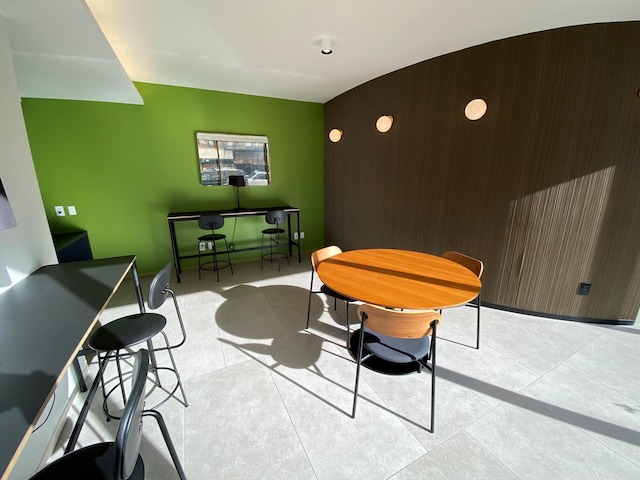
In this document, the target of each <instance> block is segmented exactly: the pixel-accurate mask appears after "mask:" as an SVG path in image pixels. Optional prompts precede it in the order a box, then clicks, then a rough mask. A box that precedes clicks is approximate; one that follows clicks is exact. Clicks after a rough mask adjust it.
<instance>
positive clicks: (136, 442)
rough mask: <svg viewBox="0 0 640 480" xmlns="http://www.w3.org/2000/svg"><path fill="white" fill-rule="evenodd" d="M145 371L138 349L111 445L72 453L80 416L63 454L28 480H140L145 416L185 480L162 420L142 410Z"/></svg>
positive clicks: (143, 357) (144, 353) (155, 413)
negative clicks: (152, 421)
mask: <svg viewBox="0 0 640 480" xmlns="http://www.w3.org/2000/svg"><path fill="white" fill-rule="evenodd" d="M148 370H149V352H148V351H147V350H145V349H141V350H139V351H138V352H137V353H136V358H135V364H134V370H133V378H132V388H131V391H130V395H129V401H128V402H127V404H126V405H125V408H124V411H123V413H122V419H121V421H120V425H119V426H118V431H117V433H116V437H115V441H113V442H103V443H98V444H94V445H90V446H87V447H84V448H81V449H79V450H74V448H75V444H76V440H77V438H78V436H79V434H80V430H81V428H82V425H83V424H84V418H85V417H84V416H81V418H80V419H79V420H78V422H77V423H76V425H75V426H74V429H73V432H72V434H71V438H70V441H69V444H68V446H67V449H66V450H65V454H64V455H63V456H62V457H60V458H59V459H57V460H55V461H54V462H52V463H50V464H49V465H47V466H45V467H44V468H43V469H42V470H40V471H39V472H37V473H36V474H35V475H34V476H32V477H31V480H49V479H51V480H58V479H60V478H68V479H70V478H92V479H100V478H104V479H109V480H111V479H114V480H134V479H144V475H145V468H144V461H143V459H142V457H141V455H140V441H141V439H142V418H143V417H147V416H150V417H153V418H155V419H156V421H157V422H158V426H159V427H160V431H161V433H162V436H163V438H164V441H165V443H166V445H167V448H168V450H169V454H170V455H171V460H172V461H173V464H174V466H175V469H176V472H177V473H178V476H179V478H180V479H182V480H186V478H187V476H186V474H185V472H184V470H183V469H182V465H181V463H180V460H179V458H178V454H177V452H176V449H175V447H174V445H173V441H172V440H171V436H170V435H169V430H168V428H167V425H166V423H165V421H164V418H163V417H162V415H161V414H160V412H158V411H156V410H153V409H150V410H145V409H144V399H145V385H146V381H147V372H148ZM88 401H90V399H88ZM83 410H84V409H83Z"/></svg>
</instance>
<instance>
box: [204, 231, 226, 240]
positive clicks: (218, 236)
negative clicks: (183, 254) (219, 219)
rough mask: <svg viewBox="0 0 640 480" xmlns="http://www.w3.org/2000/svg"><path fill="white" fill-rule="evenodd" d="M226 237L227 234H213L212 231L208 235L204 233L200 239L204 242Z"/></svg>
mask: <svg viewBox="0 0 640 480" xmlns="http://www.w3.org/2000/svg"><path fill="white" fill-rule="evenodd" d="M225 238H227V236H226V235H224V234H223V233H215V234H213V235H212V234H211V233H210V234H208V235H202V236H200V237H198V241H200V242H202V241H207V240H224V239H225Z"/></svg>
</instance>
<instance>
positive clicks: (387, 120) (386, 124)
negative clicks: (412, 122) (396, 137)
mask: <svg viewBox="0 0 640 480" xmlns="http://www.w3.org/2000/svg"><path fill="white" fill-rule="evenodd" d="M391 125H393V117H392V116H391V115H382V116H381V117H380V118H379V119H378V121H377V122H376V128H377V129H378V131H379V132H382V133H385V132H388V131H389V130H391Z"/></svg>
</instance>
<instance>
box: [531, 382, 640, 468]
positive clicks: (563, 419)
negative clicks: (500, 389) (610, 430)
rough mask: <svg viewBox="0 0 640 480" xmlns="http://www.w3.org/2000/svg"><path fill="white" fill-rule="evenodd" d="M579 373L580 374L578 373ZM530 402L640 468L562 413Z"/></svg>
mask: <svg viewBox="0 0 640 480" xmlns="http://www.w3.org/2000/svg"><path fill="white" fill-rule="evenodd" d="M578 373H579V372H578ZM526 398H527V399H528V400H529V401H531V402H533V403H535V404H537V405H538V406H539V407H540V408H542V409H544V410H546V411H547V412H549V415H548V416H549V417H550V418H552V419H555V420H557V421H559V422H562V423H564V424H565V425H567V426H568V427H569V428H572V429H574V430H576V431H578V432H580V433H582V434H583V435H586V436H587V437H589V438H590V439H591V440H593V441H595V442H596V443H598V444H599V445H600V446H601V447H604V448H605V449H606V450H608V451H609V452H610V453H611V454H613V455H615V456H616V457H619V458H621V459H623V460H624V461H626V462H629V463H630V464H631V465H634V466H636V467H639V468H640V462H635V461H633V460H631V459H629V458H627V457H625V456H624V455H622V454H621V453H619V452H617V451H615V450H614V449H612V448H611V447H610V446H608V445H606V444H605V443H602V441H601V440H599V439H598V438H597V437H594V436H593V435H592V434H591V431H590V430H589V429H587V428H583V427H579V426H578V425H575V424H573V423H571V422H570V421H568V420H567V419H565V418H564V416H563V415H561V414H560V413H556V412H554V411H553V410H551V409H550V408H548V407H547V406H546V405H545V403H546V402H543V401H541V400H538V399H536V398H533V397H526ZM557 408H561V407H557Z"/></svg>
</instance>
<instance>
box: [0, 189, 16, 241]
mask: <svg viewBox="0 0 640 480" xmlns="http://www.w3.org/2000/svg"><path fill="white" fill-rule="evenodd" d="M17 225H18V224H17V223H16V218H15V217H14V216H13V212H12V211H11V205H9V199H8V198H7V194H6V192H5V191H4V187H3V186H2V180H0V230H6V229H8V228H13V227H15V226H17Z"/></svg>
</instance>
